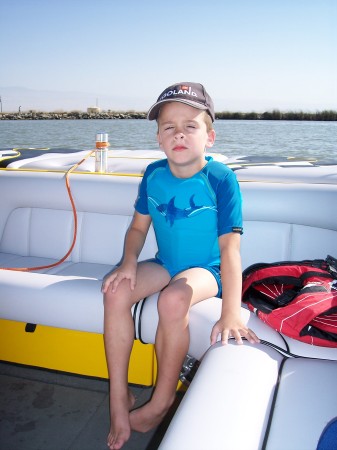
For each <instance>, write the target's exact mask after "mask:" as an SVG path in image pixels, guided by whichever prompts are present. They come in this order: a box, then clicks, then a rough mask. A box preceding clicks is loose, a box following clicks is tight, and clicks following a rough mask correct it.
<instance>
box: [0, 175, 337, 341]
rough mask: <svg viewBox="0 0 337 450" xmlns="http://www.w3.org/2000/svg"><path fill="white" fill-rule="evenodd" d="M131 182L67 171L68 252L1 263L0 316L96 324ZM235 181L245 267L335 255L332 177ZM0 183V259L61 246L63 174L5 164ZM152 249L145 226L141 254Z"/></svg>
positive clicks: (117, 253)
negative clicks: (329, 181)
mask: <svg viewBox="0 0 337 450" xmlns="http://www.w3.org/2000/svg"><path fill="white" fill-rule="evenodd" d="M139 182H140V177H135V176H113V175H106V176H105V175H103V176H102V175H96V174H72V175H71V176H70V186H71V191H72V193H73V197H74V201H75V205H76V210H77V216H78V229H77V240H76V244H75V247H74V249H73V251H72V253H71V255H70V256H69V257H68V258H67V260H66V262H64V263H62V264H61V265H58V266H56V267H53V268H50V269H43V270H41V271H39V273H38V274H36V273H31V272H12V271H3V270H1V271H0V289H1V293H2V295H1V298H0V316H1V317H2V318H5V319H11V320H19V321H24V322H28V321H29V322H34V323H39V324H44V325H50V326H58V327H66V328H67V327H68V328H72V329H76V330H83V331H95V332H102V330H103V328H102V327H103V325H102V324H103V310H102V295H101V292H100V285H101V280H102V278H103V277H104V275H105V274H106V273H107V272H108V271H109V270H111V269H112V268H113V267H114V266H115V265H116V264H117V263H118V262H119V261H120V259H121V257H122V253H123V243H124V236H125V233H126V231H127V229H128V226H129V225H130V221H131V218H132V214H133V210H134V201H135V199H136V196H137V193H138V186H139ZM241 190H242V195H243V214H244V234H243V236H242V263H243V268H245V267H247V266H249V265H250V264H252V263H256V262H271V261H278V260H296V259H309V258H325V257H326V255H327V254H332V255H337V209H336V208H335V207H334V205H335V204H336V200H337V186H336V185H328V184H315V185H307V184H301V183H297V184H296V183H293V184H281V183H261V182H247V183H245V182H242V183H241ZM0 192H2V193H3V195H2V198H1V207H0V265H1V267H32V266H40V265H45V264H50V263H53V262H55V261H57V260H58V259H60V258H61V257H63V256H64V255H65V254H66V252H67V250H68V249H69V247H70V245H71V242H72V237H73V233H74V229H73V227H74V218H73V212H72V210H71V204H70V201H69V198H68V195H67V191H66V187H65V174H64V173H57V172H42V171H41V172H38V171H36V172H34V171H31V172H30V171H10V170H9V171H6V170H3V171H0ZM155 253H156V241H155V237H154V233H153V230H152V229H151V230H150V233H149V236H148V238H147V241H146V243H145V247H144V249H143V252H142V254H141V259H147V258H152V257H153V256H154V255H155ZM42 274H44V275H43V276H42ZM33 280H34V281H33ZM88 286H90V288H88ZM89 291H90V293H89ZM78 302H80V304H81V305H82V307H81V308H78ZM149 304H150V302H149ZM37 305H39V307H37ZM88 305H90V308H89V307H88ZM91 307H93V308H92V309H93V310H94V311H95V313H93V312H92V309H91ZM144 310H146V308H145V309H144ZM28 312H29V314H28ZM65 317H67V318H65ZM212 320H213V319H212ZM152 323H153V321H152ZM149 329H151V327H149ZM151 333H152V332H151ZM207 333H208V331H207ZM144 334H145V335H146V334H148V331H146V330H145V331H144ZM152 334H153V333H152ZM147 339H148V340H150V339H151V338H150V337H148V338H147Z"/></svg>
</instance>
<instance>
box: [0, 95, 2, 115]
mask: <svg viewBox="0 0 337 450" xmlns="http://www.w3.org/2000/svg"><path fill="white" fill-rule="evenodd" d="M0 106H1V113H2V100H1V95H0Z"/></svg>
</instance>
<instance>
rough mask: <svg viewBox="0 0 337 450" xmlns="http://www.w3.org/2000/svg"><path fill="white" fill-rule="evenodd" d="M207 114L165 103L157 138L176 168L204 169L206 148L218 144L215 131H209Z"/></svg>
mask: <svg viewBox="0 0 337 450" xmlns="http://www.w3.org/2000/svg"><path fill="white" fill-rule="evenodd" d="M205 114H207V113H205V111H202V110H200V109H196V108H193V107H192V106H189V105H186V104H184V103H179V102H170V103H166V104H165V105H164V106H163V107H162V108H161V110H160V114H159V117H158V134H157V139H158V142H159V146H160V148H161V149H162V150H163V151H164V152H165V154H166V156H167V159H168V161H169V163H170V164H172V165H173V166H174V165H176V166H177V167H179V166H180V167H181V166H186V165H191V167H192V166H195V170H201V168H202V167H203V165H204V162H205V159H204V151H205V148H210V147H212V145H213V144H214V141H215V131H214V130H210V131H207V127H206V123H205ZM200 164H202V167H200V168H199V167H198V165H200Z"/></svg>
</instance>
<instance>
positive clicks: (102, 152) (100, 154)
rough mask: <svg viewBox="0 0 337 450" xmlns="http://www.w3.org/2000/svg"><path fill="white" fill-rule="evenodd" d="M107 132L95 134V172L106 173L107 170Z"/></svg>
mask: <svg viewBox="0 0 337 450" xmlns="http://www.w3.org/2000/svg"><path fill="white" fill-rule="evenodd" d="M108 149H109V141H108V133H97V134H96V149H95V172H101V173H106V172H107V171H108Z"/></svg>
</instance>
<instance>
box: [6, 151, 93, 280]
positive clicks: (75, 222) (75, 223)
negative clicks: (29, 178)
mask: <svg viewBox="0 0 337 450" xmlns="http://www.w3.org/2000/svg"><path fill="white" fill-rule="evenodd" d="M94 152H95V150H93V151H91V152H90V153H88V154H87V155H86V156H85V157H84V158H83V159H82V160H81V161H80V162H78V163H76V164H75V165H74V166H72V167H71V168H70V169H69V170H68V171H67V173H66V177H65V180H66V187H67V191H68V195H69V199H70V203H71V207H72V210H73V216H74V235H73V240H72V243H71V246H70V248H69V250H68V251H67V253H66V254H65V255H64V256H63V258H61V259H60V260H59V261H57V262H55V263H53V264H48V265H45V266H37V267H0V270H13V271H17V272H32V271H36V270H42V269H50V268H52V267H55V266H58V265H59V264H61V263H63V262H64V261H65V260H66V259H67V258H68V256H69V255H70V254H71V252H72V251H73V248H74V246H75V243H76V238H77V212H76V207H75V202H74V199H73V196H72V193H71V189H70V182H69V175H70V174H71V172H73V171H74V170H75V169H77V167H78V166H80V165H81V164H82V163H83V162H84V161H85V160H86V159H87V158H89V156H91V155H92V154H93V153H94Z"/></svg>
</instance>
